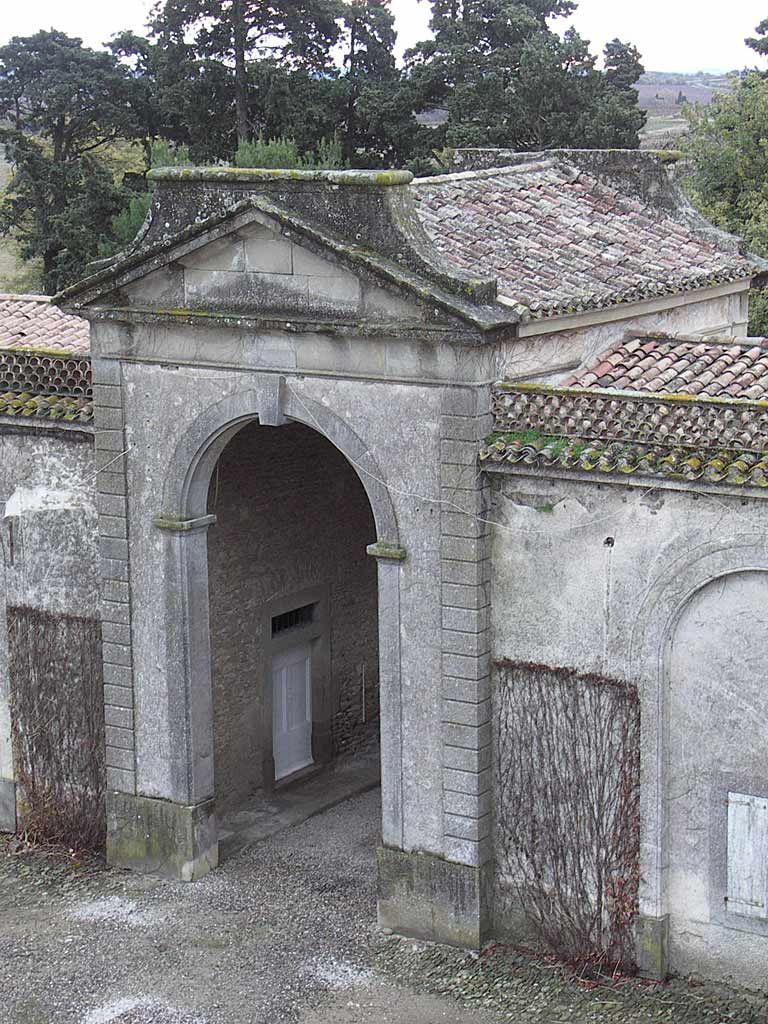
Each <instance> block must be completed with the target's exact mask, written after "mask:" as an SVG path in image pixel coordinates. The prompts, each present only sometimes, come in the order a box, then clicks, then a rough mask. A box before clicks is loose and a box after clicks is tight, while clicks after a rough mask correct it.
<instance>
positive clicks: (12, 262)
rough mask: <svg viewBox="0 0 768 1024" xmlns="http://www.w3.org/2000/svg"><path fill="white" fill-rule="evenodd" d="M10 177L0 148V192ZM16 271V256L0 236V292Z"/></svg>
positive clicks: (5, 288)
mask: <svg viewBox="0 0 768 1024" xmlns="http://www.w3.org/2000/svg"><path fill="white" fill-rule="evenodd" d="M10 177H11V168H10V166H9V165H8V164H7V163H6V162H5V160H4V159H3V156H2V150H0V192H2V190H3V189H4V188H5V186H6V185H7V184H8V180H9V179H10ZM15 273H16V256H15V255H14V253H13V252H12V251H11V249H10V247H9V245H8V242H7V241H6V239H4V238H0V292H4V291H6V290H7V289H8V287H9V284H8V282H10V280H11V279H12V278H13V276H14V275H15Z"/></svg>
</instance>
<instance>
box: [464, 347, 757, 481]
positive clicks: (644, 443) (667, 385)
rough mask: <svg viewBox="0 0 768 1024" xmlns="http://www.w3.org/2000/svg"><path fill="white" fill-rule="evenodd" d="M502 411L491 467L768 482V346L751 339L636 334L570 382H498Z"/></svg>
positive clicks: (486, 457)
mask: <svg viewBox="0 0 768 1024" xmlns="http://www.w3.org/2000/svg"><path fill="white" fill-rule="evenodd" d="M765 345H766V346H768V341H766V342H765ZM617 357H618V358H617ZM661 367H664V369H660V368H661ZM494 414H495V427H496V430H495V433H494V435H492V437H491V438H489V439H488V442H487V443H486V445H485V447H484V448H483V451H482V453H481V459H482V460H483V461H484V462H485V463H486V465H489V466H490V465H492V464H502V463H504V464H507V465H517V464H525V465H535V466H540V467H544V466H553V465H556V466H558V467H560V468H562V469H573V470H579V471H589V472H591V471H594V472H597V473H614V474H624V475H633V474H637V475H640V476H659V477H664V478H668V479H679V480H689V481H694V480H706V481H708V482H710V483H725V484H729V485H744V486H746V485H750V486H756V487H760V488H768V347H763V344H762V343H761V344H755V341H754V340H753V339H750V340H746V339H745V340H744V341H734V340H733V339H727V340H722V339H721V340H716V339H707V340H706V341H700V340H698V339H691V338H670V337H655V338H643V339H639V338H633V339H631V340H630V341H628V342H624V343H622V344H620V345H616V346H613V347H612V348H611V349H610V350H609V352H607V353H604V354H603V355H602V356H601V357H600V358H599V359H598V360H597V361H596V364H595V366H594V367H590V368H588V369H587V370H584V371H581V372H579V373H578V374H577V375H576V376H574V377H572V378H571V379H570V380H569V381H567V382H566V383H565V384H564V385H561V386H556V387H551V386H546V385H541V384H515V385H513V384H504V383H501V384H497V385H496V388H495V389H494Z"/></svg>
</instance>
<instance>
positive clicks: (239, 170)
mask: <svg viewBox="0 0 768 1024" xmlns="http://www.w3.org/2000/svg"><path fill="white" fill-rule="evenodd" d="M147 177H148V178H149V179H150V180H151V181H174V182H183V181H230V182H246V183H264V182H266V181H277V182H281V183H285V184H290V183H291V182H318V183H320V184H328V185H351V186H357V187H364V188H391V187H393V186H397V185H410V183H411V182H412V181H413V174H411V172H410V171H386V170H381V171H358V170H353V171H319V170H307V169H291V168H268V167H155V168H154V169H153V170H151V171H150V172H149V173H148V175H147Z"/></svg>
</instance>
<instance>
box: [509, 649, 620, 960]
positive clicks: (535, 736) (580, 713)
mask: <svg viewBox="0 0 768 1024" xmlns="http://www.w3.org/2000/svg"><path fill="white" fill-rule="evenodd" d="M496 681H497V685H496V701H497V709H496V743H497V757H496V771H497V781H496V785H497V806H496V810H497V822H496V829H497V845H498V850H497V852H498V857H499V873H500V877H501V878H503V879H504V881H505V885H504V886H502V891H503V892H507V894H508V895H509V896H510V897H511V899H512V900H513V901H515V902H516V903H517V906H518V907H522V909H523V911H524V913H525V914H526V917H527V918H528V920H529V922H530V923H531V924H533V926H534V927H535V929H536V930H537V931H538V933H539V934H540V936H541V937H542V938H543V939H544V940H545V941H546V942H547V943H548V945H549V946H551V947H552V948H553V949H554V950H555V951H556V952H557V953H558V954H559V955H560V956H563V957H565V958H568V959H580V960H581V959H601V960H604V961H606V962H608V963H610V964H612V965H615V964H620V965H622V966H623V967H624V968H625V969H631V967H632V965H633V961H634V936H633V931H634V929H633V923H634V917H635V914H636V910H637V899H638V886H639V861H640V702H639V699H638V694H637V690H636V688H635V687H634V686H632V685H630V684H627V683H623V682H620V681H618V680H615V679H607V678H605V677H603V676H596V675H580V674H578V673H576V672H574V671H571V670H568V669H562V668H550V667H548V666H545V665H535V664H529V663H514V662H499V663H498V664H497V665H496Z"/></svg>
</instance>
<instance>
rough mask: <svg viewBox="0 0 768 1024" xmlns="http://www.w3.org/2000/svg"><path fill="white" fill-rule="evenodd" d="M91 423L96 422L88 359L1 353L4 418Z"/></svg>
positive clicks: (25, 351) (1, 413)
mask: <svg viewBox="0 0 768 1024" xmlns="http://www.w3.org/2000/svg"><path fill="white" fill-rule="evenodd" d="M4 416H14V417H17V418H20V419H30V418H35V419H39V418H44V419H50V420H63V421H65V422H70V423H71V422H75V421H77V422H80V423H88V422H90V421H91V420H92V419H93V385H92V383H91V361H90V359H89V358H88V356H87V355H79V356H72V355H66V354H62V355H54V354H50V353H46V352H41V351H38V350H29V349H19V348H14V349H11V350H7V349H6V350H2V349H0V417H4Z"/></svg>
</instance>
